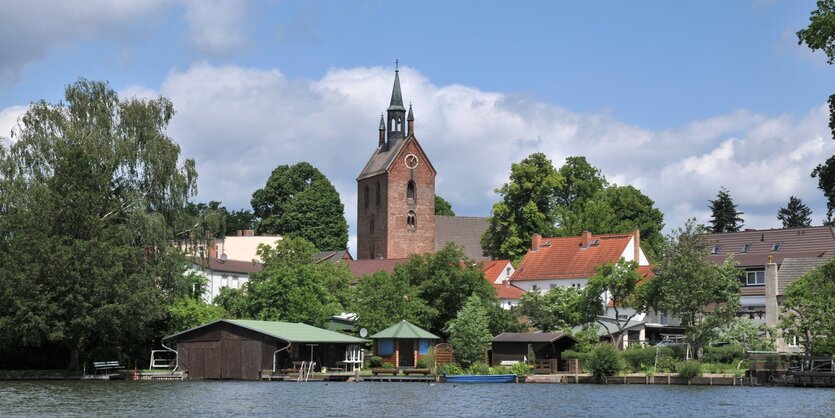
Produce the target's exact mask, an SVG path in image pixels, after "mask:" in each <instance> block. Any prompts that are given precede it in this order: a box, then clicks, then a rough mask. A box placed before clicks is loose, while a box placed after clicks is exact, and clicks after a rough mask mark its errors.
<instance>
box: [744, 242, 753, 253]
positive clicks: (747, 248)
mask: <svg viewBox="0 0 835 418" xmlns="http://www.w3.org/2000/svg"><path fill="white" fill-rule="evenodd" d="M750 249H751V244H745V245H743V246H742V252H743V253H747V252H748V250H750Z"/></svg>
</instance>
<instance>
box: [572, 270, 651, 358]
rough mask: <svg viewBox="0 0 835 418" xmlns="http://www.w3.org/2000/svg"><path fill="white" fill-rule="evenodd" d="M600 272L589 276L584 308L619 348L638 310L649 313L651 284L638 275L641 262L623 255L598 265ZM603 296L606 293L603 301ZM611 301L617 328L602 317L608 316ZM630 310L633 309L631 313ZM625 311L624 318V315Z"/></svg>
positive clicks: (585, 289) (588, 316)
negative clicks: (644, 282) (612, 327)
mask: <svg viewBox="0 0 835 418" xmlns="http://www.w3.org/2000/svg"><path fill="white" fill-rule="evenodd" d="M596 270H597V274H595V275H594V276H592V277H591V278H590V279H589V283H588V285H587V286H586V287H585V288H584V289H583V299H584V302H583V305H582V306H583V307H584V310H585V314H586V316H587V318H588V320H592V321H597V322H598V323H599V324H601V325H603V326H604V327H605V328H606V329H608V330H609V339H610V340H611V341H612V343H613V344H614V345H615V346H616V347H620V346H621V342H622V341H623V334H624V330H625V329H626V328H627V326H628V325H629V321H631V320H632V318H634V317H635V315H638V314H639V313H643V312H647V310H648V309H649V302H650V300H652V299H653V298H652V295H650V294H648V292H650V291H651V287H650V286H644V285H640V284H641V279H642V278H641V275H640V274H638V263H637V262H635V261H626V260H624V259H623V258H621V259H620V260H618V262H617V263H605V264H601V265H599V266H597V267H596ZM601 295H605V297H604V300H603V301H601ZM601 302H604V303H606V305H608V304H609V302H611V305H612V310H613V311H614V315H612V317H611V321H612V322H613V323H614V325H615V327H616V328H617V334H618V335H617V337H615V336H614V333H615V331H614V330H612V329H611V328H610V327H606V323H605V322H604V321H603V320H602V319H601V317H600V316H601V315H605V313H606V307H605V306H604V303H601ZM630 311H631V312H630ZM621 314H623V316H624V317H623V318H622V317H621Z"/></svg>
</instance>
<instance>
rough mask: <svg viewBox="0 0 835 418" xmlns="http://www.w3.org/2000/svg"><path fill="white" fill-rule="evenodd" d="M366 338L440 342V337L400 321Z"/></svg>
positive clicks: (407, 322) (405, 321)
mask: <svg viewBox="0 0 835 418" xmlns="http://www.w3.org/2000/svg"><path fill="white" fill-rule="evenodd" d="M368 338H396V339H407V338H423V339H426V340H440V339H441V337H439V336H437V335H435V334H433V333H431V332H429V331H427V330H425V329H423V328H421V327H419V326H417V325H415V324H413V323H411V322H409V321H407V320H405V319H404V320H402V321H400V322H398V323H396V324H394V325H392V326H390V327H388V328H386V329H384V330H382V331H380V332H378V333H376V334H374V335H372V336H370V337H368Z"/></svg>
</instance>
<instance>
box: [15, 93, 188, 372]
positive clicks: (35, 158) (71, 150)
mask: <svg viewBox="0 0 835 418" xmlns="http://www.w3.org/2000/svg"><path fill="white" fill-rule="evenodd" d="M173 115H174V108H173V106H172V104H171V102H170V101H169V100H167V99H165V98H161V97H160V98H158V99H153V100H141V99H128V100H119V98H118V96H117V94H116V92H115V91H114V90H113V89H111V88H110V87H109V86H108V85H107V84H106V83H103V82H94V81H88V80H84V79H82V80H79V81H78V82H76V83H74V84H72V85H69V86H67V88H66V91H65V101H63V102H59V103H47V102H45V101H40V102H36V103H33V104H31V105H30V107H29V109H28V110H27V112H26V113H25V114H24V115H23V116H22V118H21V119H20V120H19V121H18V125H17V127H16V128H15V129H14V130H13V131H12V137H11V143H10V144H8V145H3V146H0V298H2V299H3V301H4V302H3V303H0V348H2V347H40V346H43V345H52V346H62V347H64V348H65V349H66V352H68V353H69V360H68V366H69V367H70V368H74V369H77V368H79V367H80V363H79V362H80V361H81V360H85V359H87V357H89V355H90V353H91V352H96V350H100V349H101V348H102V347H109V348H115V350H117V351H118V352H121V353H124V352H126V351H127V350H130V349H131V348H132V347H136V346H137V345H139V344H141V343H142V342H144V341H148V340H149V339H150V338H151V337H152V336H153V334H154V324H156V323H158V322H159V321H160V320H161V319H162V317H163V315H164V311H165V309H164V306H165V304H166V303H167V302H170V301H172V300H174V299H175V298H179V297H181V296H182V295H184V294H187V293H188V292H189V291H190V289H189V288H190V287H191V284H190V283H187V282H186V276H184V275H183V270H184V268H185V263H184V260H183V258H182V257H181V256H180V255H179V254H178V252H177V250H176V248H175V247H174V246H172V245H171V242H172V240H174V239H175V238H177V237H178V236H189V235H193V232H194V228H195V227H197V226H199V225H197V224H196V223H195V222H194V219H193V217H189V216H186V214H185V213H184V211H183V208H184V206H185V205H186V203H187V201H188V198H189V197H190V196H193V194H194V193H195V191H196V189H195V181H196V178H197V174H196V170H195V165H194V161H192V160H190V159H186V160H182V159H181V158H180V147H179V146H178V145H177V144H176V143H175V142H174V141H173V140H172V139H171V138H170V137H168V136H167V135H166V133H165V131H166V127H167V125H168V123H169V121H170V120H171V118H172V116H173ZM0 353H2V352H1V351H0ZM0 355H1V354H0Z"/></svg>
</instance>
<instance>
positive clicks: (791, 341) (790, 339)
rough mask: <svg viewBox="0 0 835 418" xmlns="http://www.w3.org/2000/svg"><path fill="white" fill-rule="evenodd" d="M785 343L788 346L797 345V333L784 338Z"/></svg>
mask: <svg viewBox="0 0 835 418" xmlns="http://www.w3.org/2000/svg"><path fill="white" fill-rule="evenodd" d="M786 344H788V346H789V347H797V335H792V336H790V337H788V338H786Z"/></svg>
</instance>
